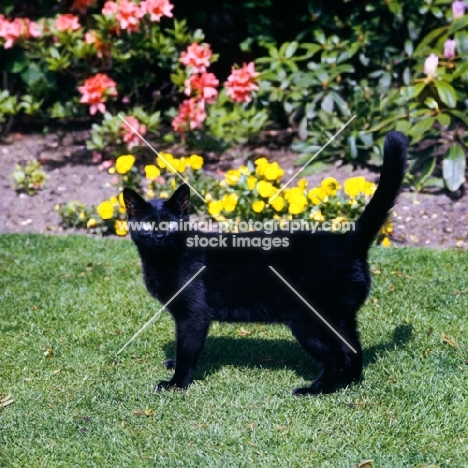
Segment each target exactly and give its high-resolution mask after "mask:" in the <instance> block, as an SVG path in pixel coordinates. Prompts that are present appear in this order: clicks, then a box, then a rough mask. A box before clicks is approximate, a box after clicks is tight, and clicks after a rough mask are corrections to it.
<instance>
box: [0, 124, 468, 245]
mask: <svg viewBox="0 0 468 468" xmlns="http://www.w3.org/2000/svg"><path fill="white" fill-rule="evenodd" d="M88 135H89V133H88V132H87V131H74V132H69V133H67V134H66V136H65V137H62V136H61V135H58V134H56V133H50V134H48V135H46V136H44V135H41V134H12V135H10V136H9V141H8V142H3V143H2V144H0V187H1V193H2V196H1V199H0V232H40V233H64V232H70V231H72V232H73V230H70V229H64V228H63V227H61V226H60V218H59V217H58V215H57V214H56V211H55V209H54V207H55V205H56V204H61V203H66V202H69V201H72V200H78V201H81V202H83V203H85V204H89V205H91V204H98V203H100V202H101V201H102V200H105V199H107V198H109V197H110V196H111V195H115V188H114V187H113V186H112V184H111V180H112V176H111V175H109V174H108V173H107V171H106V170H104V169H102V167H101V163H100V161H97V160H96V157H95V156H93V155H92V154H91V153H90V152H88V151H87V150H86V147H85V142H86V139H87V138H88ZM248 154H249V155H250V156H251V157H259V156H266V157H267V158H268V159H270V160H277V161H278V162H279V163H280V164H281V165H282V166H283V167H285V168H286V172H287V174H288V173H289V174H291V175H292V174H293V173H294V170H295V168H294V167H293V166H292V161H293V160H294V159H295V158H297V154H295V153H294V154H293V153H291V152H289V151H288V150H286V149H284V148H276V149H272V148H271V147H270V146H265V147H257V148H256V149H255V150H244V151H242V150H241V149H237V150H234V151H231V152H227V153H225V154H224V155H223V156H222V157H221V158H219V157H217V156H216V155H214V154H205V155H204V156H205V160H206V161H207V168H208V170H211V171H212V172H213V173H220V172H221V171H224V170H226V169H228V168H229V167H232V166H234V167H236V166H237V165H239V164H240V162H241V161H242V162H245V158H246V156H247V155H248ZM28 159H39V160H40V161H41V162H42V164H43V167H44V169H45V171H46V172H47V175H48V179H47V182H46V186H45V189H44V190H42V191H40V192H39V193H38V194H37V195H35V196H32V197H31V196H28V195H25V194H18V193H17V192H15V191H14V190H13V189H12V180H11V178H9V174H11V173H12V172H13V169H14V166H15V164H18V163H21V162H25V161H27V160H28ZM296 170H297V169H296ZM357 175H363V176H365V177H366V178H367V179H368V180H372V181H375V182H377V181H378V177H379V175H378V173H376V172H374V171H371V170H369V169H368V168H356V169H355V170H353V169H352V168H351V167H350V166H349V165H344V166H343V165H340V164H339V163H337V164H335V165H333V166H329V167H328V169H327V172H322V173H321V174H315V175H311V176H308V177H307V178H308V179H309V181H310V182H309V186H313V185H316V184H319V183H320V181H321V180H322V179H323V178H324V177H327V176H333V177H335V178H336V179H337V180H338V181H343V180H344V179H345V178H348V177H351V176H357ZM461 193H463V192H461ZM395 213H396V215H395V218H394V233H393V236H392V241H393V244H395V245H407V246H427V247H439V248H440V247H441V248H449V247H458V248H468V203H467V196H466V195H464V196H461V197H460V198H459V199H457V200H454V199H452V198H450V197H449V196H448V193H446V192H443V191H442V192H438V193H432V194H421V193H414V192H410V191H409V189H408V188H405V189H404V190H403V192H402V194H401V195H400V197H399V200H398V202H397V204H396V206H395ZM78 232H80V231H78ZM81 232H82V233H84V231H81Z"/></svg>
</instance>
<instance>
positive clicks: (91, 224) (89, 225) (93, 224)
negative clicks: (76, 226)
mask: <svg viewBox="0 0 468 468" xmlns="http://www.w3.org/2000/svg"><path fill="white" fill-rule="evenodd" d="M96 226H97V221H96V220H95V219H94V218H89V219H88V222H87V223H86V227H87V228H88V229H90V228H93V227H96Z"/></svg>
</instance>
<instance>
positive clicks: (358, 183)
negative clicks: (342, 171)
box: [344, 176, 366, 198]
mask: <svg viewBox="0 0 468 468" xmlns="http://www.w3.org/2000/svg"><path fill="white" fill-rule="evenodd" d="M365 184H366V179H364V177H362V176H358V177H351V178H350V179H346V180H345V182H344V191H345V193H346V195H348V197H350V198H355V197H357V196H358V195H359V194H360V193H361V192H363V191H364V187H365Z"/></svg>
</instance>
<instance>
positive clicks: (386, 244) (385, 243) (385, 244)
mask: <svg viewBox="0 0 468 468" xmlns="http://www.w3.org/2000/svg"><path fill="white" fill-rule="evenodd" d="M390 244H391V242H390V239H389V238H388V237H384V238H383V240H382V243H381V245H382V246H383V247H390Z"/></svg>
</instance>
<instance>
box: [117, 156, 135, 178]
mask: <svg viewBox="0 0 468 468" xmlns="http://www.w3.org/2000/svg"><path fill="white" fill-rule="evenodd" d="M134 164H135V156H133V155H131V154H126V155H124V156H119V157H118V158H117V161H115V170H116V171H117V172H118V173H119V174H122V175H123V174H126V173H127V172H128V171H129V170H130V169H131V168H132V167H133V165H134Z"/></svg>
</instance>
